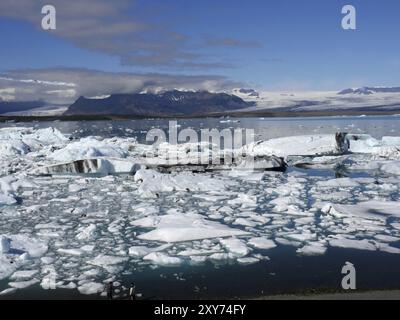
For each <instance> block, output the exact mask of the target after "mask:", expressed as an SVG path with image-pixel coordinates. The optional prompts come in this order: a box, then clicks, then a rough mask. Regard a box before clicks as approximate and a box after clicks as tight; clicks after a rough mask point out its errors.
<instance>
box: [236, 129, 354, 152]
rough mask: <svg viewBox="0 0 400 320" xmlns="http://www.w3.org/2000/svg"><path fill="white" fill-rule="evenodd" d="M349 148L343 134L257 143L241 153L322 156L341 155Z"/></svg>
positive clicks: (279, 139)
mask: <svg viewBox="0 0 400 320" xmlns="http://www.w3.org/2000/svg"><path fill="white" fill-rule="evenodd" d="M348 148H349V142H348V140H347V138H346V134H345V133H337V134H336V135H307V136H294V137H285V138H277V139H271V140H268V141H259V142H256V143H252V144H250V145H246V146H244V147H243V152H244V153H246V154H248V155H252V156H265V155H274V156H278V157H288V156H323V155H341V154H343V153H344V152H346V151H347V150H348Z"/></svg>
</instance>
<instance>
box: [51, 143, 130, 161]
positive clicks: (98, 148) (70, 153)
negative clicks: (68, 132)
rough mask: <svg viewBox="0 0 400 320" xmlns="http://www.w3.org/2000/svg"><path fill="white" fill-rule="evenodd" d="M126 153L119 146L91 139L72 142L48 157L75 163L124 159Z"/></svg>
mask: <svg viewBox="0 0 400 320" xmlns="http://www.w3.org/2000/svg"><path fill="white" fill-rule="evenodd" d="M127 156H128V152H127V151H126V150H124V149H122V148H121V147H120V146H118V145H115V144H111V143H107V142H105V141H102V140H97V139H94V138H91V137H88V138H83V139H80V140H79V141H76V142H72V143H70V144H68V145H67V146H65V147H64V148H62V149H60V150H57V151H55V152H54V153H52V154H50V155H49V158H51V159H53V160H56V161H62V162H65V161H75V160H84V159H94V158H99V157H110V158H126V157H127Z"/></svg>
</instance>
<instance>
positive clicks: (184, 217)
mask: <svg viewBox="0 0 400 320" xmlns="http://www.w3.org/2000/svg"><path fill="white" fill-rule="evenodd" d="M131 224H132V225H134V226H138V227H143V228H155V230H153V231H150V232H146V233H144V234H140V235H139V236H138V239H141V240H148V241H160V242H168V243H174V242H187V241H194V240H202V239H212V238H222V237H231V236H240V235H246V234H248V232H246V231H242V230H239V229H233V228H230V227H228V226H226V225H223V224H221V223H218V222H214V221H208V220H206V219H205V218H204V217H203V216H201V215H199V214H195V213H185V214H183V213H176V214H167V215H164V216H158V217H154V219H151V220H149V219H148V218H143V219H139V220H136V221H133V222H131Z"/></svg>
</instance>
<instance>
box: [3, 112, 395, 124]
mask: <svg viewBox="0 0 400 320" xmlns="http://www.w3.org/2000/svg"><path fill="white" fill-rule="evenodd" d="M397 114H398V115H400V110H391V111H388V110H382V111H378V110H374V111H366V110H346V111H343V112H340V113H338V112H337V111H303V112H294V111H265V110H260V111H258V110H257V111H242V112H233V113H232V112H231V113H207V114H192V115H154V116H137V115H68V116H67V115H55V116H5V115H3V116H2V115H0V122H8V121H14V122H33V121H35V122H38V121H40V122H44V121H107V120H114V121H115V120H150V119H193V118H221V117H231V118H260V117H263V118H303V117H304V118H311V117H341V116H362V115H365V116H388V115H397Z"/></svg>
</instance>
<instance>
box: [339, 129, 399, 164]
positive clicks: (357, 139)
mask: <svg viewBox="0 0 400 320" xmlns="http://www.w3.org/2000/svg"><path fill="white" fill-rule="evenodd" d="M347 138H348V139H349V141H350V151H351V152H354V153H368V154H371V155H375V156H378V157H382V158H389V159H400V137H383V138H382V140H377V139H375V138H373V137H372V136H370V135H367V134H349V135H347Z"/></svg>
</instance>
